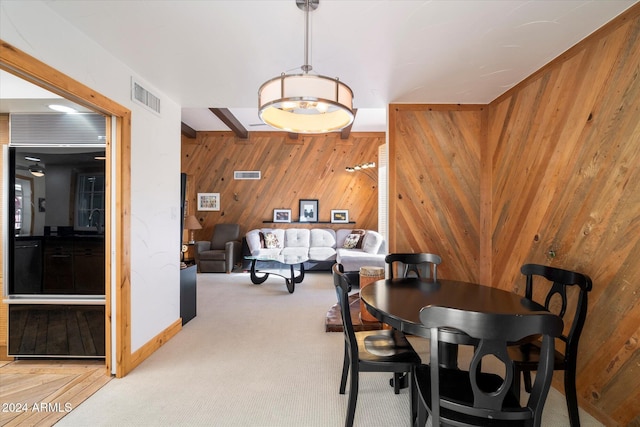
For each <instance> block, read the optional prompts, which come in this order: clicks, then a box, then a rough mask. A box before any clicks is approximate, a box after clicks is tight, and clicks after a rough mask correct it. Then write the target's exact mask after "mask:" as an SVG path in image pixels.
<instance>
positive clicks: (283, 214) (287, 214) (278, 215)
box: [273, 209, 291, 222]
mask: <svg viewBox="0 0 640 427" xmlns="http://www.w3.org/2000/svg"><path fill="white" fill-rule="evenodd" d="M273 222H291V209H274V210H273Z"/></svg>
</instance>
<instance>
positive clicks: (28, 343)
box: [9, 304, 105, 357]
mask: <svg viewBox="0 0 640 427" xmlns="http://www.w3.org/2000/svg"><path fill="white" fill-rule="evenodd" d="M9 325H11V326H10V328H9V334H10V336H9V354H10V355H29V356H40V355H48V356H75V357H83V356H89V357H96V356H97V357H100V356H102V357H104V355H105V337H104V331H105V314H104V306H100V305H53V304H52V305H39V304H24V305H23V304H14V305H11V306H10V307H9Z"/></svg>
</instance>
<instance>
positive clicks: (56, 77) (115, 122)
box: [0, 40, 135, 378]
mask: <svg viewBox="0 0 640 427" xmlns="http://www.w3.org/2000/svg"><path fill="white" fill-rule="evenodd" d="M0 69H2V70H5V71H7V72H10V73H12V74H15V75H17V76H18V77H20V78H22V79H24V80H26V81H28V82H30V83H33V84H35V85H37V86H40V87H42V88H44V89H47V90H48V91H50V92H53V93H55V94H57V95H60V96H62V97H64V98H66V99H69V100H71V101H73V102H75V103H77V104H80V105H82V106H84V107H87V108H89V109H91V110H94V111H96V112H98V113H101V114H104V115H105V116H106V128H107V137H106V157H107V158H106V163H105V190H106V191H107V193H108V194H114V195H115V196H114V197H109V198H107V200H106V201H105V202H106V206H105V210H106V211H107V212H109V213H110V215H105V235H107V236H115V239H111V238H110V239H106V242H105V254H106V257H105V283H106V286H105V317H106V318H105V353H106V354H105V363H106V370H107V374H109V375H110V374H114V375H115V376H116V377H118V378H120V377H124V376H125V375H126V374H127V373H128V372H130V371H131V370H132V369H133V368H134V367H135V366H134V364H133V363H132V354H131V326H130V325H131V280H130V279H131V258H130V255H129V254H130V248H131V240H130V236H131V220H130V215H129V212H130V211H131V192H130V188H131V185H130V184H131V111H130V110H129V109H127V108H125V107H123V106H122V105H120V104H118V103H116V102H114V101H112V100H111V99H109V98H107V97H105V96H103V95H101V94H99V93H97V92H96V91H94V90H92V89H91V88H89V87H87V86H85V85H83V84H82V83H80V82H78V81H76V80H74V79H72V78H70V77H69V76H67V75H65V74H63V73H61V72H59V71H57V70H55V69H53V68H51V67H50V66H48V65H46V64H44V63H43V62H41V61H39V60H37V59H35V58H34V57H32V56H30V55H28V54H26V53H25V52H22V51H21V50H19V49H17V48H15V47H14V46H12V45H10V44H8V43H6V42H4V41H3V40H0ZM3 143H4V141H3ZM7 143H8V141H7ZM114 190H115V192H114ZM0 234H1V232H0ZM2 280H4V279H3V278H2V276H1V275H0V285H2V283H1V282H2ZM1 309H2V310H4V311H6V310H7V306H6V305H4V304H3V305H2V307H1ZM6 318H7V317H3V316H0V319H6ZM0 326H2V325H0ZM4 326H5V327H6V325H4ZM113 359H115V360H113Z"/></svg>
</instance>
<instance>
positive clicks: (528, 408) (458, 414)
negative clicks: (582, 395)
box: [412, 306, 563, 427]
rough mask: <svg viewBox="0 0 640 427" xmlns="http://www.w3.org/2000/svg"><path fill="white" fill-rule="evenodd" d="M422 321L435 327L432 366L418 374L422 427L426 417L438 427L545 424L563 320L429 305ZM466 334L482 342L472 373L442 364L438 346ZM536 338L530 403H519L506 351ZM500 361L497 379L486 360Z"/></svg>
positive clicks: (477, 347)
mask: <svg viewBox="0 0 640 427" xmlns="http://www.w3.org/2000/svg"><path fill="white" fill-rule="evenodd" d="M420 321H421V322H422V324H423V325H424V326H425V327H426V328H430V341H429V342H430V349H431V355H430V363H429V365H421V366H419V367H417V368H416V369H415V370H414V388H412V390H415V392H416V393H417V394H418V397H417V401H418V402H417V405H418V408H417V413H418V415H417V425H418V426H420V427H422V426H424V425H425V423H426V421H427V414H428V416H429V417H430V418H431V419H432V425H433V426H440V425H456V426H504V427H507V426H508V427H513V426H540V422H541V418H542V409H543V406H544V402H545V399H546V397H547V394H548V392H549V387H550V386H551V379H552V376H553V352H554V339H555V337H557V336H559V335H560V334H561V333H562V325H563V323H562V319H561V318H560V317H559V316H556V315H554V314H552V313H549V312H546V311H540V312H537V313H536V314H532V315H526V316H515V315H508V314H497V313H480V312H474V311H465V310H460V309H455V308H449V307H438V306H428V307H424V308H423V309H422V310H421V311H420ZM452 328H453V329H454V330H458V331H461V332H463V333H465V334H467V335H469V336H470V337H472V338H473V339H475V340H477V344H476V345H474V346H473V348H474V352H473V356H472V358H471V362H470V364H469V369H468V370H464V369H451V368H446V367H443V366H441V364H440V356H439V353H440V352H439V351H438V347H439V346H440V345H441V344H442V342H440V341H441V340H443V341H445V340H446V339H447V336H452V335H451V334H455V333H457V332H454V331H452ZM531 335H540V336H541V337H542V338H541V339H542V346H541V353H540V359H539V363H538V364H537V366H536V368H537V372H538V373H537V375H536V377H535V383H534V385H533V388H532V391H531V394H530V396H529V399H528V401H527V403H526V404H525V405H520V402H519V400H518V397H517V396H516V395H515V393H514V392H513V390H512V383H513V381H514V369H513V366H512V365H513V362H512V361H511V360H510V359H509V356H508V354H509V353H508V350H507V347H508V346H509V344H510V343H513V342H516V341H518V340H521V339H524V338H526V337H529V336H531ZM494 357H495V358H496V359H497V361H498V362H499V363H498V364H497V365H496V367H495V369H496V370H497V371H501V372H503V374H502V375H497V374H494V373H489V372H482V370H481V369H480V364H481V362H482V366H483V368H484V369H487V365H488V363H485V362H484V360H487V359H484V358H488V359H493V358H494Z"/></svg>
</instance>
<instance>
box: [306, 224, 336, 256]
mask: <svg viewBox="0 0 640 427" xmlns="http://www.w3.org/2000/svg"><path fill="white" fill-rule="evenodd" d="M310 247H312V248H318V247H326V248H335V247H336V232H335V231H333V230H331V229H329V228H326V229H322V228H312V229H311V246H310ZM334 253H335V251H334Z"/></svg>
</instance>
